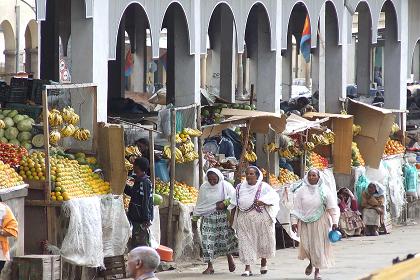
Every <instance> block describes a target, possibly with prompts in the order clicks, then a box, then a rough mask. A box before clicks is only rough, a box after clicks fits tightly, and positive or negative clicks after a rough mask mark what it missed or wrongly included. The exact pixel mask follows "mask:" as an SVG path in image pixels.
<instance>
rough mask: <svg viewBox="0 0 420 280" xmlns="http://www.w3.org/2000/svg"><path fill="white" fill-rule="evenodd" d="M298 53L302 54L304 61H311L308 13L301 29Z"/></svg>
mask: <svg viewBox="0 0 420 280" xmlns="http://www.w3.org/2000/svg"><path fill="white" fill-rule="evenodd" d="M300 53H301V54H302V55H303V58H304V59H305V61H306V63H309V61H311V22H310V21H309V15H306V19H305V24H304V26H303V30H302V38H301V39H300Z"/></svg>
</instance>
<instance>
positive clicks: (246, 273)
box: [241, 270, 252, 277]
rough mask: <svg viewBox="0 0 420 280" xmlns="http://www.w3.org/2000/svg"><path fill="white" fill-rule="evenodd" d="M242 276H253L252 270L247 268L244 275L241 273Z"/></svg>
mask: <svg viewBox="0 0 420 280" xmlns="http://www.w3.org/2000/svg"><path fill="white" fill-rule="evenodd" d="M241 276H243V277H249V276H252V272H251V271H248V270H246V271H245V272H244V273H242V275H241Z"/></svg>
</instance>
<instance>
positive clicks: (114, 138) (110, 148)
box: [98, 123, 127, 195]
mask: <svg viewBox="0 0 420 280" xmlns="http://www.w3.org/2000/svg"><path fill="white" fill-rule="evenodd" d="M124 149H125V146H124V129H123V127H122V126H121V125H111V124H105V123H99V124H98V161H99V163H100V164H101V166H102V169H103V171H104V173H105V179H106V180H107V181H109V182H110V184H111V191H112V193H113V194H118V195H120V194H122V193H123V192H124V187H125V183H126V180H127V171H126V170H125V163H124V159H125V154H124Z"/></svg>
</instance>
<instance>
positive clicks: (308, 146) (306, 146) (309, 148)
mask: <svg viewBox="0 0 420 280" xmlns="http://www.w3.org/2000/svg"><path fill="white" fill-rule="evenodd" d="M303 148H304V149H305V151H312V150H313V149H315V144H314V143H312V142H306V143H305V144H304V145H303Z"/></svg>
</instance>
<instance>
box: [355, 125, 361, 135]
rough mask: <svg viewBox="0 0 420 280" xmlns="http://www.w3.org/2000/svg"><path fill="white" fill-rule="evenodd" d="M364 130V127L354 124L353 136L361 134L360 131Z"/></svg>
mask: <svg viewBox="0 0 420 280" xmlns="http://www.w3.org/2000/svg"><path fill="white" fill-rule="evenodd" d="M361 131H362V127H361V126H360V125H357V124H353V136H356V135H359V133H360V132H361Z"/></svg>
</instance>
